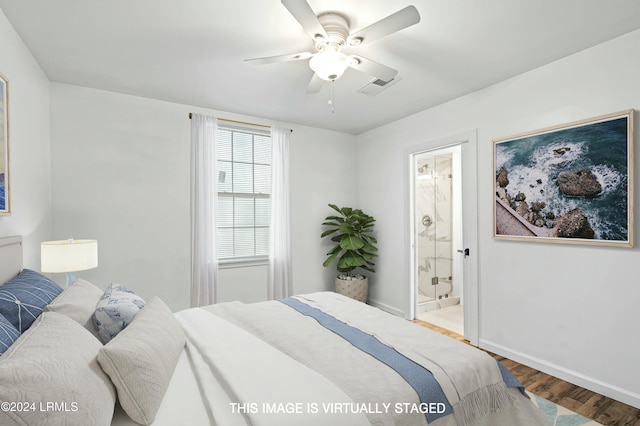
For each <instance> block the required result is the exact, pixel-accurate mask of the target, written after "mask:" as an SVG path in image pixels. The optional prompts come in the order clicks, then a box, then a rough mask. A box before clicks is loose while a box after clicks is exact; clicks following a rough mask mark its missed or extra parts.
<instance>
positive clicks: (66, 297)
mask: <svg viewBox="0 0 640 426" xmlns="http://www.w3.org/2000/svg"><path fill="white" fill-rule="evenodd" d="M102 294H103V291H102V290H100V289H99V288H98V287H96V286H95V285H93V284H91V283H90V282H89V281H85V280H81V279H77V280H76V281H74V283H73V284H72V285H71V287H69V288H67V289H65V290H64V291H63V292H62V293H60V295H59V296H58V297H56V298H55V299H54V300H53V302H51V303H50V304H48V305H47V306H46V307H45V308H44V311H45V312H58V313H60V314H62V315H65V316H67V317H69V318H71V319H72V320H74V321H76V322H77V323H79V324H80V325H81V326H83V327H84V328H86V329H87V330H89V331H90V332H91V334H93V335H94V336H96V338H97V339H100V337H99V336H98V330H96V327H95V325H93V313H94V312H95V310H96V305H97V304H98V301H99V300H100V298H101V297H102Z"/></svg>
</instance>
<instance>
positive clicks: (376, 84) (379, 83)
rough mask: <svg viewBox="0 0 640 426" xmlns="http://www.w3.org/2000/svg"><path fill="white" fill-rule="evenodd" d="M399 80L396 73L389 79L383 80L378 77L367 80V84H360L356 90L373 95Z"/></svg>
mask: <svg viewBox="0 0 640 426" xmlns="http://www.w3.org/2000/svg"><path fill="white" fill-rule="evenodd" d="M400 80H402V79H401V78H400V76H398V75H396V76H395V77H394V78H392V79H391V80H389V81H384V80H381V79H379V78H374V79H373V80H371V81H369V82H368V83H367V84H365V85H364V86H362V87H361V88H360V89H358V90H357V92H358V93H363V94H365V95H367V96H375V95H377V94H378V93H380V92H382V91H383V90H385V89H386V88H388V87H390V86H393V85H394V84H396V83H397V82H398V81H400Z"/></svg>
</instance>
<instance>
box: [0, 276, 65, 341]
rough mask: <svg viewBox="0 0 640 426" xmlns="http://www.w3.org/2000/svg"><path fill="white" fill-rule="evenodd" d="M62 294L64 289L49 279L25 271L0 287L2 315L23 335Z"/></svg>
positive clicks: (0, 312) (0, 311) (0, 310)
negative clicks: (46, 307)
mask: <svg viewBox="0 0 640 426" xmlns="http://www.w3.org/2000/svg"><path fill="white" fill-rule="evenodd" d="M60 293H62V288H60V287H59V286H58V285H57V284H56V283H54V282H53V281H51V280H50V279H49V278H47V277H45V276H44V275H42V274H41V273H39V272H36V271H32V270H31V269H23V270H22V272H20V273H19V274H18V275H17V276H16V277H15V278H12V279H10V280H9V281H7V282H6V283H4V284H3V285H1V286H0V314H2V315H4V316H5V318H7V319H8V320H9V322H10V323H11V324H13V326H14V327H15V328H17V329H18V331H19V332H20V333H23V332H24V331H25V330H26V329H28V328H29V327H30V326H31V324H32V323H33V322H34V321H35V320H36V318H38V317H39V316H40V314H41V313H42V310H43V309H44V307H45V306H47V305H48V304H49V303H50V302H51V301H52V300H53V299H55V298H56V297H57V296H58V295H59V294H60Z"/></svg>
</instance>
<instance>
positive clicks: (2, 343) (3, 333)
mask: <svg viewBox="0 0 640 426" xmlns="http://www.w3.org/2000/svg"><path fill="white" fill-rule="evenodd" d="M18 337H20V333H19V332H18V330H16V328H15V327H14V326H13V324H11V323H10V322H9V320H8V319H6V318H5V317H4V316H2V315H0V355H2V354H3V353H4V352H5V351H6V350H7V349H9V346H11V345H12V344H13V342H15V341H16V340H17V339H18Z"/></svg>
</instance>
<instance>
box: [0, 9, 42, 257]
mask: <svg viewBox="0 0 640 426" xmlns="http://www.w3.org/2000/svg"><path fill="white" fill-rule="evenodd" d="M0 58H2V59H1V60H0V73H2V74H4V76H5V77H6V78H8V79H9V144H10V146H9V161H10V164H9V173H10V179H11V182H10V185H11V189H10V191H11V192H10V196H11V207H10V208H11V216H8V217H0V237H7V236H11V235H22V236H23V247H24V249H23V253H24V266H25V267H27V268H31V269H35V270H40V243H41V242H42V241H46V240H48V239H50V238H51V204H50V202H51V192H50V191H51V189H50V184H49V176H50V149H49V80H48V79H47V78H46V76H45V75H44V73H43V72H42V70H41V69H40V67H39V66H38V64H37V63H36V61H35V60H34V58H33V56H31V53H30V52H29V50H28V49H27V48H26V46H25V45H24V43H23V42H22V40H21V39H20V37H19V36H18V34H17V33H16V32H15V30H14V29H13V27H12V26H11V24H10V23H9V22H8V21H7V18H6V16H5V15H4V12H2V11H1V10H0Z"/></svg>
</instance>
